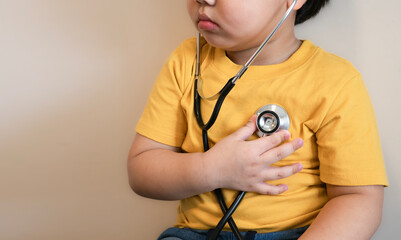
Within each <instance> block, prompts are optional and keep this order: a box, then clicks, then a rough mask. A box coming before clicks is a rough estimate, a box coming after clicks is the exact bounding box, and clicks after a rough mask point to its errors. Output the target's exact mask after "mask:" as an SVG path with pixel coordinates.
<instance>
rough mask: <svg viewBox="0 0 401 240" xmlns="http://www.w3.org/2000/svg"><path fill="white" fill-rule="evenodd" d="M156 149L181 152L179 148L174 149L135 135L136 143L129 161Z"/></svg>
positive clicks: (130, 153)
mask: <svg viewBox="0 0 401 240" xmlns="http://www.w3.org/2000/svg"><path fill="white" fill-rule="evenodd" d="M155 149H164V150H171V151H174V152H179V150H180V149H179V148H178V147H173V146H169V145H166V144H163V143H159V142H156V141H154V140H152V139H150V138H147V137H145V136H143V135H141V134H138V133H137V134H136V135H135V138H134V141H133V142H132V145H131V150H130V152H129V157H128V160H129V161H130V160H131V159H133V158H135V157H136V156H138V155H140V154H141V153H143V152H147V151H149V150H155Z"/></svg>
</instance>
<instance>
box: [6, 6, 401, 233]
mask: <svg viewBox="0 0 401 240" xmlns="http://www.w3.org/2000/svg"><path fill="white" fill-rule="evenodd" d="M358 4H359V5H358ZM400 9H401V4H400V2H399V1H397V0H389V1H386V4H378V2H377V1H373V0H365V1H363V0H352V1H350V0H335V1H332V4H331V5H330V7H329V8H327V9H325V10H324V11H323V13H324V15H321V16H320V17H319V18H317V19H315V20H314V21H311V22H309V23H307V24H305V25H303V26H301V27H300V28H298V29H297V31H298V33H299V36H300V37H302V38H310V39H312V40H313V41H314V42H315V43H316V44H318V45H320V46H323V47H324V48H326V49H327V50H330V51H333V52H336V53H338V54H339V55H341V56H344V57H346V58H348V59H349V60H351V61H352V62H353V63H354V64H355V65H356V66H357V68H358V69H359V70H360V71H361V72H362V74H363V75H364V77H365V82H366V85H367V87H368V89H369V91H370V93H371V97H372V101H373V104H374V107H375V109H376V113H377V119H378V124H379V130H380V133H381V135H380V136H381V140H382V144H383V150H384V156H385V158H386V165H387V168H388V174H389V179H390V181H391V184H392V186H391V188H388V189H386V203H385V208H384V210H385V212H384V220H383V224H382V227H381V229H380V230H379V231H378V233H377V234H376V237H375V239H397V235H396V231H397V230H398V229H397V227H399V219H401V210H400V208H399V203H400V202H401V177H400V176H401V175H400V174H399V172H400V170H401V163H400V161H399V160H400V156H401V155H400V153H399V147H400V143H401V140H400V137H401V130H400V128H398V124H397V123H398V122H397V120H398V119H401V113H400V112H401V111H400V110H401V106H400V105H401V97H400V94H399V92H400V90H401V84H400V82H401V81H400V79H401V71H400V69H401V61H400V60H399V55H400V53H401V49H400V44H399V42H401V32H400V30H399V29H400V28H399V26H400V25H401V18H400V15H399V10H400ZM194 33H195V32H194V30H193V28H192V26H191V24H190V23H189V21H188V18H187V16H186V12H185V4H184V1H181V0H170V1H139V0H134V1H128V0H113V1H112V0H101V1H100V0H87V1H82V0H69V1H62V0H58V1H57V0H56V1H54V0H0V112H1V118H0V239H8V240H14V239H44V240H46V239H59V240H63V239H96V240H102V239H105V240H106V239H121V240H123V239H155V238H156V236H157V235H158V233H159V232H160V231H162V230H163V229H164V228H166V227H168V226H170V225H171V224H172V223H173V222H174V219H175V206H176V203H175V202H162V201H155V200H149V199H144V198H141V197H139V196H136V195H135V194H134V193H132V192H131V190H130V188H129V186H128V183H127V174H126V168H125V164H126V156H127V152H128V149H129V147H130V144H131V141H132V138H133V135H134V127H135V124H136V121H137V120H138V118H139V116H140V114H141V112H142V109H143V107H144V105H145V103H146V98H147V95H148V93H149V91H150V88H151V86H152V83H153V81H154V79H155V77H156V76H157V73H158V72H159V70H160V67H161V66H162V64H163V62H164V61H165V59H166V57H167V56H168V54H169V53H170V52H171V51H172V50H173V49H174V48H175V47H176V46H177V45H178V44H179V42H180V41H181V40H183V39H184V38H187V37H190V36H192V35H194ZM355 121H363V119H355Z"/></svg>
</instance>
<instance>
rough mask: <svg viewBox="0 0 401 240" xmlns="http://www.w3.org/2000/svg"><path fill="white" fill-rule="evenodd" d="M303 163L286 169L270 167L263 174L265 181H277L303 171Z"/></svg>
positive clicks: (285, 167)
mask: <svg viewBox="0 0 401 240" xmlns="http://www.w3.org/2000/svg"><path fill="white" fill-rule="evenodd" d="M302 168H303V166H302V164H301V163H295V164H292V165H288V166H284V167H269V168H268V169H266V170H264V172H262V173H261V174H262V177H263V179H265V180H277V179H282V178H286V177H289V176H292V175H294V174H295V173H298V172H300V171H301V170H302Z"/></svg>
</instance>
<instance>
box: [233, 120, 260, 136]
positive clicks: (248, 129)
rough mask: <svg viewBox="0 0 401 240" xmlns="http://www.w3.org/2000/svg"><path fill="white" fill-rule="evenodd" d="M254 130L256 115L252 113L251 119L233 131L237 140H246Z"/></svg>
mask: <svg viewBox="0 0 401 240" xmlns="http://www.w3.org/2000/svg"><path fill="white" fill-rule="evenodd" d="M255 131H256V115H253V116H252V117H251V119H249V121H248V122H247V123H246V124H245V126H243V127H241V128H240V129H238V130H237V131H235V132H234V133H233V135H234V137H235V138H237V139H239V140H244V141H245V140H247V139H248V138H249V137H250V136H252V134H253V133H254V132H255Z"/></svg>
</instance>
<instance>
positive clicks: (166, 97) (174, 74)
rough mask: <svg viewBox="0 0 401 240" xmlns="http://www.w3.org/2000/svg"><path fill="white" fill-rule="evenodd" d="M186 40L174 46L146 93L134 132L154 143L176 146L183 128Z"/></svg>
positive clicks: (182, 135)
mask: <svg viewBox="0 0 401 240" xmlns="http://www.w3.org/2000/svg"><path fill="white" fill-rule="evenodd" d="M188 45H189V44H188V41H187V42H186V43H185V42H184V43H183V44H182V45H181V46H180V47H178V48H177V49H176V50H175V51H174V52H173V53H172V54H171V55H170V57H169V59H168V60H167V62H166V63H165V65H164V66H163V68H162V70H161V72H160V74H159V76H158V78H157V80H156V82H155V84H154V86H153V88H152V91H151V93H150V96H149V99H148V102H147V104H146V107H145V110H144V112H143V114H142V116H141V118H140V119H139V121H138V124H137V126H136V132H137V133H139V134H141V135H143V136H145V137H148V138H150V139H152V140H155V141H157V142H160V143H163V144H167V145H170V146H175V147H180V146H181V144H182V142H183V139H184V137H185V134H186V131H187V123H186V118H185V114H184V112H183V110H182V107H181V103H180V102H181V99H182V96H183V93H184V90H185V87H186V86H185V85H186V84H185V78H187V75H188V74H190V73H188V70H187V68H186V65H187V64H186V56H185V54H186V52H187V51H188V49H187V48H188V47H187V48H186V46H188Z"/></svg>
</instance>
